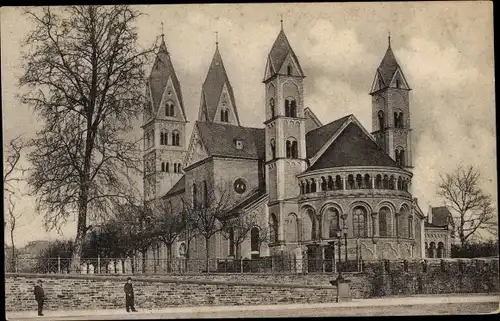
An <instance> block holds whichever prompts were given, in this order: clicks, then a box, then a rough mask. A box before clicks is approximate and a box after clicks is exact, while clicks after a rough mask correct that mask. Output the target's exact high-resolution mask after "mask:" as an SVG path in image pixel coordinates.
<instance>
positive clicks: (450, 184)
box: [438, 166, 497, 246]
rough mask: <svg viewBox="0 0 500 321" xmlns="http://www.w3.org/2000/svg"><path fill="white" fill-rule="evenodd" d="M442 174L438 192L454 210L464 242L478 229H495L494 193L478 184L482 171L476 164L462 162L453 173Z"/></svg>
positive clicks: (480, 230)
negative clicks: (491, 193) (486, 191)
mask: <svg viewBox="0 0 500 321" xmlns="http://www.w3.org/2000/svg"><path fill="white" fill-rule="evenodd" d="M440 177H441V182H440V183H439V186H438V195H439V196H441V197H442V198H443V199H444V202H445V205H446V206H448V207H450V208H452V209H453V211H454V212H455V218H454V220H455V226H456V229H457V234H458V237H459V238H460V243H461V245H462V246H464V245H465V244H466V243H467V242H468V240H469V239H470V238H471V237H473V236H474V235H475V234H476V233H479V232H489V233H496V229H497V225H496V222H494V219H495V211H494V208H493V206H492V202H491V196H490V195H486V194H485V193H484V191H483V190H482V189H481V188H480V187H479V182H480V180H479V179H480V173H479V171H478V170H477V169H476V168H475V167H474V166H468V167H465V168H464V167H462V166H459V167H458V168H457V169H456V170H455V171H453V173H451V174H448V173H447V174H444V175H440Z"/></svg>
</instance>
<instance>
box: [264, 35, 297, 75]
mask: <svg viewBox="0 0 500 321" xmlns="http://www.w3.org/2000/svg"><path fill="white" fill-rule="evenodd" d="M288 54H291V55H292V56H293V58H294V60H295V61H296V62H297V65H298V66H297V67H298V68H299V71H300V74H302V75H303V74H304V72H303V71H302V67H301V66H300V64H299V60H298V59H297V56H296V55H295V52H294V51H293V49H292V47H291V46H290V43H289V42H288V39H287V37H286V35H285V32H284V31H283V29H282V30H281V31H280V33H279V34H278V37H277V38H276V41H275V42H274V44H273V47H272V48H271V51H270V52H269V59H270V61H271V62H272V65H271V66H270V68H271V74H272V75H274V74H276V73H278V72H279V71H280V69H281V66H282V65H283V63H284V62H285V59H286V57H287V56H288Z"/></svg>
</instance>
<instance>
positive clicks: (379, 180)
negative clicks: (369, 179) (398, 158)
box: [375, 174, 382, 189]
mask: <svg viewBox="0 0 500 321" xmlns="http://www.w3.org/2000/svg"><path fill="white" fill-rule="evenodd" d="M375 188H376V189H381V188H382V175H380V174H378V175H377V177H376V178H375Z"/></svg>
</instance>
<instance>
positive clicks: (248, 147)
mask: <svg viewBox="0 0 500 321" xmlns="http://www.w3.org/2000/svg"><path fill="white" fill-rule="evenodd" d="M195 125H196V126H197V128H198V131H199V133H200V138H201V140H202V141H203V145H204V146H205V148H206V149H207V152H208V154H209V155H211V156H224V157H240V158H251V159H264V158H265V131H264V128H251V127H242V126H235V125H229V124H222V123H212V122H200V121H197V122H196V123H195ZM236 139H239V140H242V141H243V149H236V147H235V140H236Z"/></svg>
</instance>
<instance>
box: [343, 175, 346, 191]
mask: <svg viewBox="0 0 500 321" xmlns="http://www.w3.org/2000/svg"><path fill="white" fill-rule="evenodd" d="M345 185H346V183H345V176H342V189H343V190H344V191H345V190H346V188H345Z"/></svg>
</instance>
